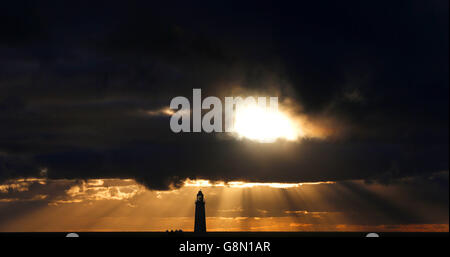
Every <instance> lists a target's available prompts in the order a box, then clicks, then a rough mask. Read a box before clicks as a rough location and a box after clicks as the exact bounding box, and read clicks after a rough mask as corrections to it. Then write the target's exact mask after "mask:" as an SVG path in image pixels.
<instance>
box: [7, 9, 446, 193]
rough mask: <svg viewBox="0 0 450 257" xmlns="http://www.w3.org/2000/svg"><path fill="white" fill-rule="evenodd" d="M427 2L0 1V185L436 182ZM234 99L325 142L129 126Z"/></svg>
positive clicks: (441, 60)
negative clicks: (326, 122)
mask: <svg viewBox="0 0 450 257" xmlns="http://www.w3.org/2000/svg"><path fill="white" fill-rule="evenodd" d="M365 4H367V3H365ZM440 4H443V5H448V3H442V2H439V3H438V2H433V1H431V2H427V3H419V2H415V1H413V2H397V3H378V2H377V3H372V4H368V5H364V6H363V5H362V3H358V2H356V3H346V4H343V3H339V4H331V5H333V6H327V7H326V8H325V7H324V6H323V5H322V4H320V5H319V4H317V5H316V4H295V5H294V4H291V5H279V6H278V5H274V4H273V3H265V2H262V3H258V4H257V5H254V4H242V3H239V5H237V4H236V3H226V4H222V5H217V6H215V4H213V3H202V4H192V3H189V4H188V5H187V4H186V3H178V4H176V8H173V6H164V5H158V6H155V5H154V4H148V3H143V2H133V3H129V4H127V5H124V6H123V5H120V6H118V5H115V4H112V3H95V4H93V3H90V2H82V1H81V2H76V3H75V2H74V3H64V5H62V4H60V3H57V2H46V3H40V4H38V3H34V2H27V1H25V2H20V1H19V2H17V3H14V4H10V5H9V6H7V7H6V8H4V9H3V8H2V13H1V21H2V22H0V23H1V26H2V33H3V36H2V37H0V53H1V57H0V124H1V126H0V178H1V179H6V178H14V177H27V176H37V175H38V174H39V172H40V170H41V169H42V168H44V167H45V168H48V176H49V177H50V178H108V177H109V178H129V177H132V178H136V179H137V180H138V181H140V182H142V183H143V184H145V185H147V186H148V187H150V188H155V189H166V188H167V187H168V186H169V185H170V184H171V183H175V184H177V183H178V182H179V181H181V180H183V179H185V178H196V177H197V178H208V179H224V180H232V179H245V180H253V181H271V182H272V181H284V182H288V181H290V182H292V181H295V182H300V181H318V180H344V179H366V180H376V181H385V180H391V179H397V178H401V177H407V176H410V175H417V174H419V175H420V174H425V175H426V174H431V173H432V172H437V171H443V170H448V95H449V92H448V8H442V6H439V5H440ZM196 5H198V6H196ZM447 7H448V6H447ZM235 86H239V87H240V88H243V89H245V90H249V91H252V90H253V91H262V92H264V91H270V90H273V88H276V92H277V93H278V94H279V95H280V97H281V98H283V97H284V98H287V97H289V98H291V99H293V100H295V101H296V102H297V103H298V104H299V105H300V106H301V107H302V109H301V110H302V114H304V115H306V116H308V117H311V118H317V119H331V120H333V123H332V126H335V127H336V131H337V132H336V133H335V134H333V136H331V137H330V138H327V139H320V140H319V139H307V140H304V141H303V142H301V143H287V142H280V143H277V144H275V145H261V144H256V143H251V142H242V141H235V140H227V139H221V137H219V136H218V135H206V134H200V135H195V134H183V135H179V134H173V133H172V132H171V131H170V129H169V119H168V117H165V116H148V115H143V114H142V113H143V110H144V111H145V110H155V109H159V108H161V107H164V106H167V105H168V104H169V102H170V99H171V98H173V97H175V96H178V95H184V96H188V97H190V95H191V94H192V88H202V89H203V93H204V95H220V96H222V95H223V94H224V92H230V90H231V89H232V87H235ZM338 127H339V129H337V128H338Z"/></svg>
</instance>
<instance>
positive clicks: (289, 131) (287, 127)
mask: <svg viewBox="0 0 450 257" xmlns="http://www.w3.org/2000/svg"><path fill="white" fill-rule="evenodd" d="M233 131H234V132H235V133H236V134H237V135H238V136H239V137H241V138H247V139H250V140H254V141H258V142H261V143H272V142H275V141H276V140H277V139H285V140H289V141H295V140H297V139H298V138H299V136H301V134H302V130H301V128H300V126H298V125H297V124H296V123H295V122H294V121H293V120H292V119H290V118H289V116H288V115H287V114H285V113H282V112H280V111H274V110H271V109H270V108H267V109H266V108H262V107H260V106H257V105H248V106H245V107H241V108H238V109H237V110H236V114H235V122H234V128H233Z"/></svg>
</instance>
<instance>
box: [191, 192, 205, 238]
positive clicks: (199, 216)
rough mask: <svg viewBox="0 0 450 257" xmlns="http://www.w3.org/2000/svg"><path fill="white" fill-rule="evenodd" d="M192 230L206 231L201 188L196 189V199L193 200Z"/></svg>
mask: <svg viewBox="0 0 450 257" xmlns="http://www.w3.org/2000/svg"><path fill="white" fill-rule="evenodd" d="M194 232H197V233H202V232H206V219H205V201H204V200H203V193H202V191H201V190H200V191H198V194H197V200H196V201H195V225H194Z"/></svg>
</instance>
